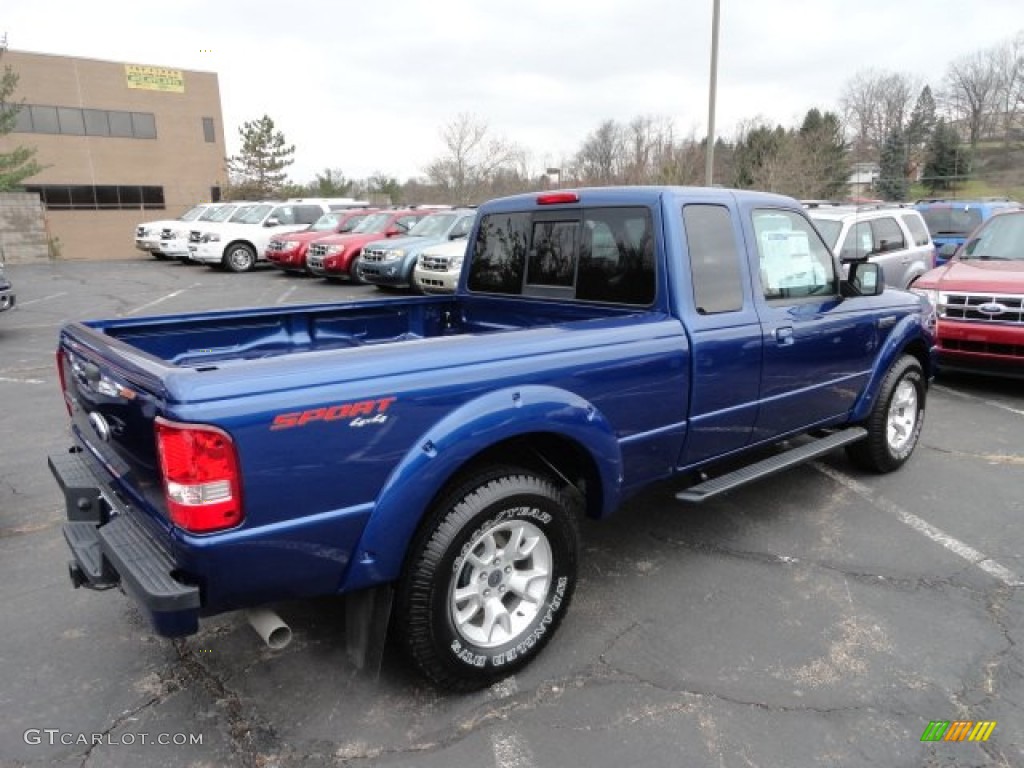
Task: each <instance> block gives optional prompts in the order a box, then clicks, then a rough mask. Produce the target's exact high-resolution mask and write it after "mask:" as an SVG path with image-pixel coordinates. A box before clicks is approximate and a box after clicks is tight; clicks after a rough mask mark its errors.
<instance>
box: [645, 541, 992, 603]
mask: <svg viewBox="0 0 1024 768" xmlns="http://www.w3.org/2000/svg"><path fill="white" fill-rule="evenodd" d="M649 535H650V536H651V538H653V539H655V540H656V541H658V542H660V543H662V544H665V545H668V546H670V547H673V548H678V549H687V550H690V551H692V552H698V553H700V554H703V555H716V556H721V557H731V558H735V559H738V560H744V561H746V562H752V563H761V564H764V565H774V566H796V567H803V568H810V569H819V570H824V571H830V572H832V573H836V574H839V575H841V576H844V577H846V578H848V579H851V580H853V581H855V582H857V583H858V584H864V585H867V586H874V587H885V588H888V589H895V590H900V591H903V592H914V591H918V590H937V589H958V590H963V591H966V592H969V593H972V594H981V593H979V592H978V590H976V589H974V588H972V587H970V586H968V585H965V584H960V583H957V582H956V581H955V579H956V578H957V576H959V575H961V574H962V573H964V571H965V570H966V568H961V569H957V570H955V571H954V572H953V573H952V574H950V575H948V576H941V577H937V576H921V577H918V578H904V577H899V576H891V575H885V574H881V573H873V572H871V571H863V570H856V569H853V568H848V567H843V566H840V565H838V564H836V563H830V562H827V561H822V560H811V559H807V558H802V557H794V556H792V555H780V554H777V553H775V552H758V551H753V550H743V549H736V548H733V547H728V546H725V545H722V544H715V543H712V542H707V541H699V542H698V541H688V540H686V539H679V538H676V537H673V536H668V535H665V534H661V533H653V532H652V533H650V534H649Z"/></svg>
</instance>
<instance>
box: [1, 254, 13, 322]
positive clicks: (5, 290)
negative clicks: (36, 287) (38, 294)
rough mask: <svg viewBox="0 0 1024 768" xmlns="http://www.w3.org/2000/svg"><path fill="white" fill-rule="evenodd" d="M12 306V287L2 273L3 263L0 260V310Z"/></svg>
mask: <svg viewBox="0 0 1024 768" xmlns="http://www.w3.org/2000/svg"><path fill="white" fill-rule="evenodd" d="M12 307H14V288H12V287H11V281H10V280H8V279H7V275H5V274H4V263H3V261H0V312H3V311H4V310H5V309H11V308H12Z"/></svg>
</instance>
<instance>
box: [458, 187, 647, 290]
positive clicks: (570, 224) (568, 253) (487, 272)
mask: <svg viewBox="0 0 1024 768" xmlns="http://www.w3.org/2000/svg"><path fill="white" fill-rule="evenodd" d="M655 278H656V266H655V258H654V231H653V225H652V218H651V212H650V210H649V209H647V208H645V207H607V208H603V207H595V208H586V209H582V210H580V209H569V210H543V211H531V212H515V213H492V214H488V215H486V216H484V217H483V218H482V219H481V221H480V226H479V228H478V229H477V236H476V242H475V247H474V257H473V260H472V262H471V263H470V271H469V277H468V282H467V286H468V288H469V290H470V291H471V292H476V293H497V294H505V295H512V296H538V297H551V298H562V299H569V300H575V301H596V302H607V303H612V304H628V305H634V306H650V305H651V304H652V303H653V302H654V296H655V285H656V279H655Z"/></svg>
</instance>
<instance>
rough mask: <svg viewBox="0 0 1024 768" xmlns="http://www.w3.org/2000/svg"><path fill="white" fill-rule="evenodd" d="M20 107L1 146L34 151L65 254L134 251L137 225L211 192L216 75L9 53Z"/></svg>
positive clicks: (219, 132)
mask: <svg viewBox="0 0 1024 768" xmlns="http://www.w3.org/2000/svg"><path fill="white" fill-rule="evenodd" d="M3 63H4V64H7V65H10V66H11V67H12V68H13V69H14V70H15V71H16V72H17V73H18V75H19V76H20V80H19V83H18V89H17V91H16V93H15V98H16V99H17V100H18V101H19V102H22V103H23V104H24V106H23V108H22V109H21V111H20V113H19V114H18V123H17V125H16V127H15V130H14V132H13V133H11V134H9V135H8V136H4V137H0V152H3V151H10V150H11V149H12V148H13V147H15V146H19V145H21V146H31V147H35V148H36V149H37V153H36V160H37V161H38V162H39V163H40V164H42V165H43V166H45V167H44V169H43V171H42V172H41V173H39V174H38V175H36V176H33V177H31V178H30V179H26V180H25V182H24V186H25V188H26V190H28V191H31V192H38V193H39V194H40V196H41V198H42V200H43V203H44V206H45V209H46V224H47V230H48V234H49V237H50V238H51V240H54V241H56V243H57V246H58V247H57V248H56V251H57V252H59V257H60V258H64V259H117V258H137V257H138V255H139V254H138V252H137V251H136V250H135V247H134V229H135V225H136V224H138V223H139V222H142V221H150V220H153V219H167V218H174V217H176V216H178V215H179V214H180V213H182V212H184V211H185V210H187V209H188V208H189V207H191V206H192V205H194V204H195V203H197V202H202V201H208V200H210V199H211V198H217V197H218V196H219V194H220V188H221V186H222V185H223V183H224V158H225V154H226V153H225V147H224V126H223V120H222V118H221V107H220V88H219V85H218V82H217V75H216V73H213V72H196V71H192V70H179V69H170V68H165V67H152V66H147V65H139V64H129V63H120V62H113V61H98V60H95V59H79V58H73V57H68V56H52V55H49V54H39V53H25V52H19V51H11V50H9V51H7V52H6V53H5V54H4V57H3Z"/></svg>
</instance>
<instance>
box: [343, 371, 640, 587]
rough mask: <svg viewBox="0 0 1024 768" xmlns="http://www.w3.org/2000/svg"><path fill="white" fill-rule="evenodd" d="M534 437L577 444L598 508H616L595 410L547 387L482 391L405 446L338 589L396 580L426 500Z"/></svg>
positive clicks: (607, 443)
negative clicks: (505, 446) (483, 460)
mask: <svg viewBox="0 0 1024 768" xmlns="http://www.w3.org/2000/svg"><path fill="white" fill-rule="evenodd" d="M536 433H546V434H554V435H558V436H560V437H565V438H568V439H570V440H573V441H574V442H576V443H578V444H580V445H581V446H584V447H585V449H586V450H587V452H588V453H589V454H590V457H591V458H592V459H593V461H594V464H595V465H596V467H597V471H598V474H599V475H600V478H601V488H602V491H603V499H604V505H603V509H604V510H607V509H611V508H614V507H615V506H617V504H618V502H619V499H620V495H621V483H622V452H621V449H620V446H619V441H618V438H617V437H616V435H615V432H614V430H613V429H612V427H611V424H609V423H608V420H607V419H606V418H605V417H604V416H603V415H602V414H601V413H600V412H599V411H598V409H597V408H596V407H595V406H593V405H592V404H591V403H589V402H588V401H587V400H585V399H583V398H582V397H579V396H578V395H575V394H573V393H572V392H568V391H566V390H563V389H558V388H556V387H549V386H533V385H529V386H522V387H509V388H505V389H500V390H497V391H495V392H490V393H488V394H486V395H483V396H481V397H478V398H476V399H474V400H471V401H469V402H468V403H465V404H463V405H462V406H460V407H459V408H457V409H456V410H454V411H452V412H451V413H449V414H448V415H447V416H445V417H444V418H443V419H441V421H439V422H437V423H436V424H434V425H433V426H432V427H430V429H428V430H427V431H426V432H424V433H423V434H422V435H420V437H419V438H417V439H416V440H415V441H414V442H413V445H412V447H411V448H410V449H409V451H408V452H407V453H406V454H405V456H404V457H403V458H402V460H401V461H400V462H399V463H398V465H397V466H396V467H395V469H394V470H393V471H392V472H391V474H390V476H389V477H388V479H387V481H386V482H385V483H384V487H383V488H382V489H381V492H380V494H379V495H378V496H377V500H376V503H375V504H374V509H373V512H372V513H371V515H370V518H369V520H368V521H367V524H366V527H365V528H364V530H363V534H362V537H361V539H360V541H359V545H358V547H357V549H356V551H355V553H354V556H353V558H352V562H351V566H350V567H349V570H348V572H347V574H346V575H345V577H344V578H343V579H342V584H341V591H345V592H347V591H351V590H356V589H362V588H364V587H370V586H374V585H376V584H381V583H385V582H390V581H394V580H396V579H397V578H398V577H399V575H400V574H401V569H402V565H403V563H404V561H405V555H406V550H407V549H408V547H409V542H410V541H411V540H412V537H413V535H414V534H415V532H416V529H417V528H418V527H419V525H420V522H421V521H422V519H423V516H424V515H426V514H427V513H428V511H429V505H430V502H431V501H432V500H433V499H434V497H435V496H436V495H437V493H438V492H439V491H440V490H441V489H442V488H443V487H444V485H445V484H446V483H447V482H448V481H449V480H450V479H451V478H452V476H453V475H454V474H455V473H457V472H458V471H459V470H460V469H461V468H462V467H464V466H465V465H466V463H467V462H468V461H470V460H471V459H472V458H473V457H475V456H477V455H479V454H480V453H481V452H483V451H485V450H486V449H488V448H490V447H492V446H494V445H496V444H498V443H501V442H504V441H506V440H508V439H510V438H514V437H517V436H521V435H527V434H536Z"/></svg>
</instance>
